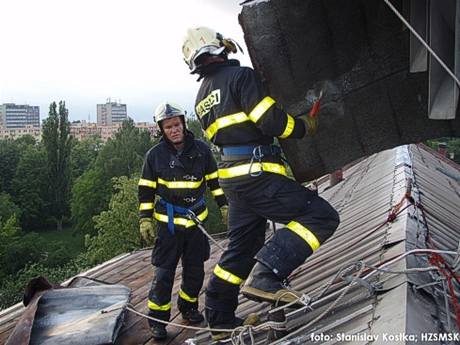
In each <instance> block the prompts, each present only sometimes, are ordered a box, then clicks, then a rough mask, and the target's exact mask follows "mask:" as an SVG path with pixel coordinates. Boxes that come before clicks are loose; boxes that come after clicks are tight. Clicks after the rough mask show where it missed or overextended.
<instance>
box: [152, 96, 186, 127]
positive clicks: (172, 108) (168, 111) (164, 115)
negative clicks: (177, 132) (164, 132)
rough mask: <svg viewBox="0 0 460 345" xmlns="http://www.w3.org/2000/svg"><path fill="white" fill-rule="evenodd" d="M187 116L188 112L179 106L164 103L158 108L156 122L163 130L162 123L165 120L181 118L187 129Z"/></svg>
mask: <svg viewBox="0 0 460 345" xmlns="http://www.w3.org/2000/svg"><path fill="white" fill-rule="evenodd" d="M185 114H187V112H186V111H185V110H184V109H182V107H181V106H180V105H178V104H175V103H172V102H162V103H160V105H158V107H157V108H156V109H155V115H154V117H153V118H154V121H155V122H156V123H157V124H158V126H159V127H160V128H161V125H160V123H161V121H163V120H165V119H171V118H173V117H177V116H181V117H182V121H183V123H184V128H185Z"/></svg>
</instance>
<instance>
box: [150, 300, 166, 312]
mask: <svg viewBox="0 0 460 345" xmlns="http://www.w3.org/2000/svg"><path fill="white" fill-rule="evenodd" d="M147 305H148V307H149V309H150V310H162V311H168V310H170V309H171V302H169V303H168V304H164V305H158V304H156V303H154V302H152V301H151V300H148V302H147Z"/></svg>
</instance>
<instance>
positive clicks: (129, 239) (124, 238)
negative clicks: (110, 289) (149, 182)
mask: <svg viewBox="0 0 460 345" xmlns="http://www.w3.org/2000/svg"><path fill="white" fill-rule="evenodd" d="M138 181H139V177H138V176H134V177H132V178H130V179H129V178H128V177H126V176H122V177H119V178H114V179H113V182H114V189H115V193H114V194H113V196H112V198H111V200H110V204H109V209H108V210H107V211H103V212H101V213H100V214H99V215H97V216H95V217H94V220H95V222H96V229H97V231H98V232H97V235H96V236H93V237H91V236H87V237H86V241H85V242H86V243H85V244H86V246H87V253H86V257H87V260H88V261H89V262H90V263H91V264H96V263H100V262H103V261H106V260H108V259H110V258H113V257H114V256H116V255H119V254H122V253H126V252H130V251H132V250H134V249H138V248H140V246H141V243H140V236H139V216H138V212H137V209H138V201H137V182H138Z"/></svg>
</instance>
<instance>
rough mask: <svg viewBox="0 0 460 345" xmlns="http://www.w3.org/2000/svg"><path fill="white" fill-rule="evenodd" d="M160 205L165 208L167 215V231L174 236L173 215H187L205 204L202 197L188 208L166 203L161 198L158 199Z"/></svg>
mask: <svg viewBox="0 0 460 345" xmlns="http://www.w3.org/2000/svg"><path fill="white" fill-rule="evenodd" d="M160 204H161V205H163V206H165V207H166V213H167V215H168V230H169V232H170V233H171V235H174V214H176V213H177V214H180V215H182V216H186V215H188V214H189V213H190V212H191V211H194V210H196V209H197V208H198V207H200V206H203V205H204V204H205V200H204V197H201V198H200V199H199V200H198V201H197V202H196V203H195V204H193V205H192V206H191V207H190V208H187V207H181V206H177V205H174V204H171V203H170V202H167V201H166V200H164V199H163V198H161V199H160Z"/></svg>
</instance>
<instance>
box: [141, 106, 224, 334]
mask: <svg viewBox="0 0 460 345" xmlns="http://www.w3.org/2000/svg"><path fill="white" fill-rule="evenodd" d="M155 120H156V121H157V123H158V126H159V127H160V130H161V133H162V138H161V140H160V143H159V144H157V145H156V146H154V147H152V148H151V149H150V150H149V151H148V152H147V154H146V156H145V161H144V166H143V168H142V176H141V179H140V180H139V215H140V218H141V220H140V232H141V235H142V237H143V238H144V239H145V240H146V242H151V240H152V239H153V237H155V233H156V238H155V246H154V248H153V251H152V264H153V265H154V266H155V274H154V279H153V282H152V287H151V289H150V293H149V299H148V309H149V315H150V316H152V317H155V318H157V319H161V320H163V321H169V318H170V314H171V291H172V287H173V283H174V277H175V271H176V267H177V264H178V261H179V259H181V260H182V282H181V287H180V290H179V293H178V297H177V304H178V309H179V311H180V312H181V313H182V318H183V319H185V320H187V321H188V322H190V323H200V322H201V321H202V320H203V316H202V315H201V313H200V312H199V311H198V295H199V292H200V289H201V287H202V285H203V279H204V268H203V267H204V266H203V265H204V262H205V261H206V260H207V259H208V258H209V243H208V239H207V237H206V236H205V235H204V234H203V233H202V232H201V231H200V230H199V229H198V228H197V226H196V223H195V220H192V219H189V217H188V216H189V214H190V212H193V214H194V215H195V216H196V217H197V219H198V220H199V221H205V219H206V218H207V216H208V209H207V208H206V203H205V200H204V193H205V191H206V185H207V186H208V188H209V189H210V191H211V194H212V195H213V197H214V199H215V201H216V202H217V204H218V205H219V206H220V208H221V211H222V213H223V216H224V217H225V213H226V208H227V206H226V205H227V201H226V199H225V195H224V193H223V191H222V189H221V188H220V186H219V183H218V178H217V165H216V161H215V159H214V156H213V154H212V152H211V150H210V148H209V146H208V145H207V144H205V143H204V142H202V141H200V140H197V139H195V138H194V136H193V134H192V132H190V131H188V130H187V129H186V125H185V111H184V110H183V109H182V108H181V107H180V106H179V105H177V104H174V103H171V102H163V103H161V104H160V105H159V106H158V107H157V109H156V111H155ZM156 199H158V200H157V202H155V200H156ZM153 219H155V220H156V221H157V231H156V232H155V231H154V228H153V227H154V224H153ZM149 324H150V327H151V330H152V333H153V337H154V338H155V339H157V340H160V339H164V338H166V336H167V332H166V327H165V324H164V323H161V322H156V321H152V320H149Z"/></svg>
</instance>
